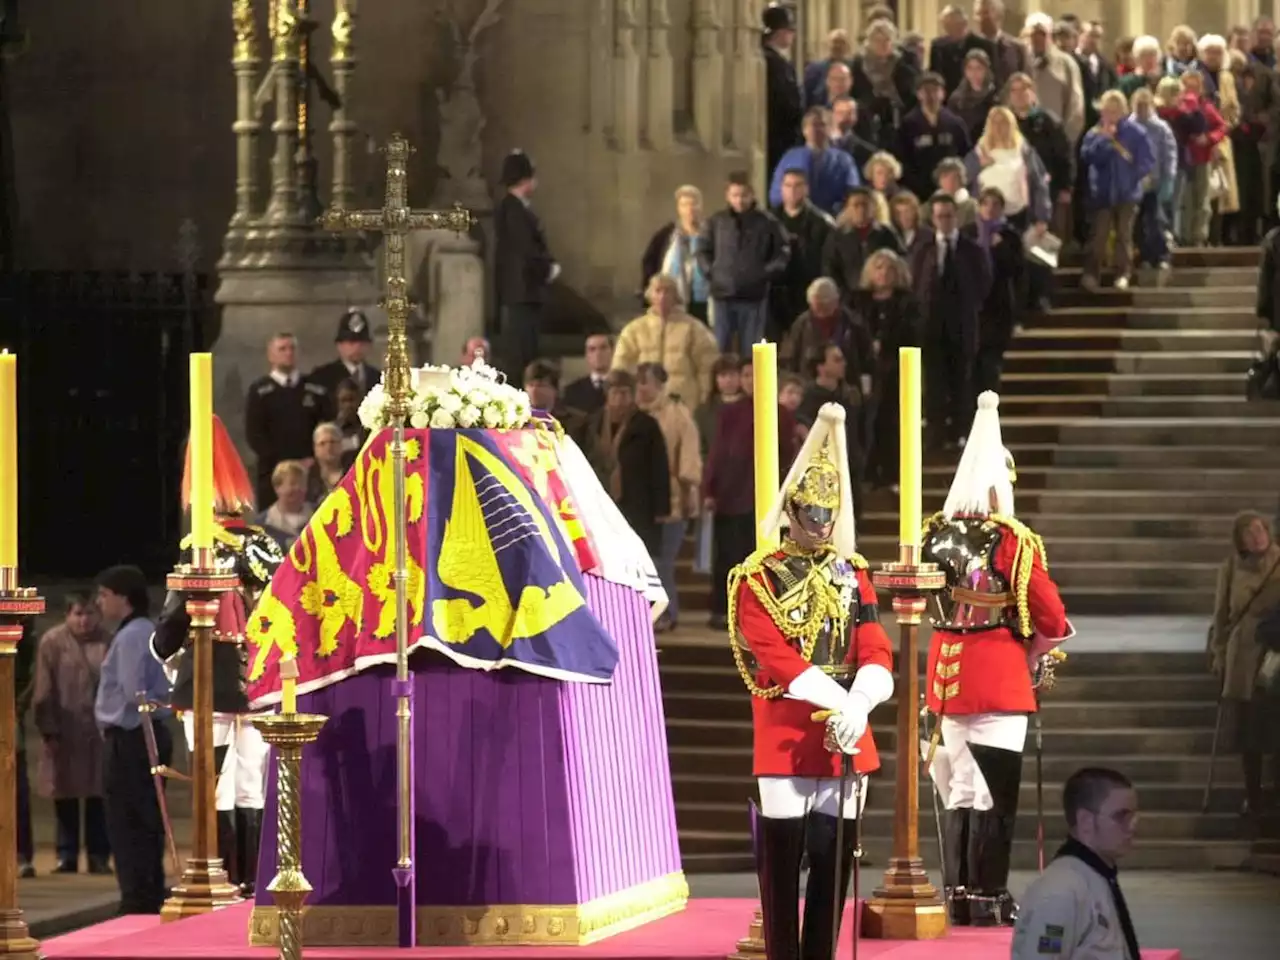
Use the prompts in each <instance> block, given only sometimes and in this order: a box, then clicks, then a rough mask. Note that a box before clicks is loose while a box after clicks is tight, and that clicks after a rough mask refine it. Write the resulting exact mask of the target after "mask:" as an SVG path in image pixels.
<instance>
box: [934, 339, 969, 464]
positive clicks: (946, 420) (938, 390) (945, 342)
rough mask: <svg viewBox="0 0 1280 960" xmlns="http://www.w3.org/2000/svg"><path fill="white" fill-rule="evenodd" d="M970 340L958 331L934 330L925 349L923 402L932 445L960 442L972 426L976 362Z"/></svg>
mask: <svg viewBox="0 0 1280 960" xmlns="http://www.w3.org/2000/svg"><path fill="white" fill-rule="evenodd" d="M976 359H977V358H976V356H975V350H974V348H973V346H972V345H971V343H970V338H969V337H967V336H965V335H963V334H961V333H960V332H959V331H958V330H954V329H947V328H945V327H944V328H942V329H939V330H935V331H934V334H933V336H932V337H930V339H929V342H928V343H927V344H926V345H925V348H924V365H925V390H924V399H925V404H926V408H927V410H928V413H927V414H926V416H928V418H929V434H930V438H931V441H933V442H935V443H936V442H938V441H946V440H959V439H960V438H961V437H963V436H967V435H968V433H969V427H970V426H971V425H972V423H973V411H974V403H975V399H976V398H975V395H974V392H973V374H974V366H975V362H976Z"/></svg>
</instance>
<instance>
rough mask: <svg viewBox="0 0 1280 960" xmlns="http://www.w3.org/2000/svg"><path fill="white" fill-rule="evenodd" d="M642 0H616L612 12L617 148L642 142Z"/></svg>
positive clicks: (632, 146)
mask: <svg viewBox="0 0 1280 960" xmlns="http://www.w3.org/2000/svg"><path fill="white" fill-rule="evenodd" d="M638 3H639V0H616V2H615V3H614V7H613V10H614V14H613V76H614V86H613V136H614V141H615V143H616V144H617V146H618V148H619V149H621V150H623V151H631V150H635V149H636V148H637V147H638V146H639V145H640V52H639V50H638V49H637V34H638V32H639V29H640V18H639V13H638V10H637V4H638Z"/></svg>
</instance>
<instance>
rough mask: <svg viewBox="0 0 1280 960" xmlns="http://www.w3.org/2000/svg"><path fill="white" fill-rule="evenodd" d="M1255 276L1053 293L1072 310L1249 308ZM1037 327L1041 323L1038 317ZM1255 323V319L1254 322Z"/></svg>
mask: <svg viewBox="0 0 1280 960" xmlns="http://www.w3.org/2000/svg"><path fill="white" fill-rule="evenodd" d="M1257 299H1258V290H1257V276H1256V274H1255V275H1254V276H1252V277H1250V278H1248V282H1246V283H1243V284H1240V285H1238V286H1225V285H1223V286H1215V287H1204V286H1175V285H1173V284H1169V285H1166V286H1163V287H1149V286H1145V285H1144V286H1138V287H1131V288H1130V289H1128V290H1116V289H1114V288H1111V287H1106V288H1103V289H1102V290H1099V291H1098V292H1097V293H1090V292H1089V291H1087V290H1084V289H1083V288H1080V287H1076V286H1072V287H1066V288H1063V289H1059V290H1057V291H1055V293H1054V294H1053V306H1054V310H1053V311H1052V312H1051V315H1052V314H1053V313H1057V312H1058V311H1060V310H1072V309H1075V308H1078V307H1097V308H1101V309H1104V310H1125V309H1128V308H1133V307H1149V308H1161V309H1166V310H1167V309H1177V308H1183V307H1243V308H1246V309H1248V310H1249V311H1250V314H1251V315H1252V311H1253V308H1254V306H1255V305H1256V303H1257ZM1035 323H1036V325H1037V326H1043V325H1044V322H1043V321H1042V320H1041V319H1040V318H1037V319H1036V321H1035ZM1255 323H1256V321H1255Z"/></svg>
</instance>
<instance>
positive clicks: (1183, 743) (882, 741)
mask: <svg viewBox="0 0 1280 960" xmlns="http://www.w3.org/2000/svg"><path fill="white" fill-rule="evenodd" d="M896 738H897V732H896V731H895V730H893V729H885V730H881V731H879V732H878V733H877V734H876V743H877V745H878V747H879V749H880V750H881V751H884V752H892V751H893V750H894V749H895V743H896V742H897V740H896ZM667 742H668V744H669V745H670V746H671V747H685V746H698V747H729V746H740V747H741V746H747V747H749V746H750V745H751V720H750V718H749V717H747V718H745V719H744V718H741V717H738V718H722V719H715V720H685V719H680V718H677V717H668V718H667ZM1027 742H1028V744H1031V742H1032V741H1031V736H1030V734H1028V741H1027ZM1212 746H1213V727H1212V725H1209V726H1205V727H1179V728H1177V729H1173V730H1165V729H1150V728H1133V729H1123V730H1121V729H1115V730H1111V729H1102V728H1095V727H1085V728H1077V729H1069V728H1063V727H1059V728H1057V729H1053V730H1045V732H1044V749H1045V751H1046V753H1059V752H1066V751H1068V750H1071V751H1075V752H1077V753H1087V754H1090V755H1092V756H1099V757H1101V756H1112V755H1115V754H1121V753H1127V754H1147V753H1158V754H1168V753H1178V752H1192V751H1203V752H1204V753H1205V754H1206V755H1208V753H1209V750H1210V749H1211V748H1212Z"/></svg>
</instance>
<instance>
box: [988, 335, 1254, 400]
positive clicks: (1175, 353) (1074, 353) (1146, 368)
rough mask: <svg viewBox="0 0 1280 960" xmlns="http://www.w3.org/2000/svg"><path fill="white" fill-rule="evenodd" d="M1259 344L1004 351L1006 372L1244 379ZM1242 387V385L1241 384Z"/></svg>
mask: <svg viewBox="0 0 1280 960" xmlns="http://www.w3.org/2000/svg"><path fill="white" fill-rule="evenodd" d="M1255 346H1256V344H1253V343H1251V344H1249V346H1248V348H1247V349H1241V350H1165V351H1144V350H1123V351H1121V350H1117V349H1102V350H1071V349H1065V350H1051V349H1040V348H1038V347H1037V349H1034V350H1029V349H1025V344H1024V345H1023V346H1022V347H1019V348H1018V349H1014V350H1010V351H1009V352H1008V353H1006V354H1005V355H1004V369H1005V375H1006V376H1008V375H1009V374H1012V373H1016V374H1026V373H1058V372H1063V371H1066V372H1069V373H1134V374H1138V373H1161V374H1181V375H1184V376H1185V375H1198V374H1201V373H1235V374H1238V375H1239V376H1240V377H1241V378H1242V379H1241V380H1240V381H1238V382H1239V383H1240V384H1243V382H1244V381H1243V376H1244V373H1245V371H1246V370H1248V369H1249V364H1250V363H1252V362H1253V358H1254V349H1255ZM1241 389H1243V386H1242V387H1241Z"/></svg>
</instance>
